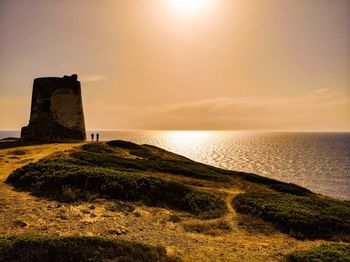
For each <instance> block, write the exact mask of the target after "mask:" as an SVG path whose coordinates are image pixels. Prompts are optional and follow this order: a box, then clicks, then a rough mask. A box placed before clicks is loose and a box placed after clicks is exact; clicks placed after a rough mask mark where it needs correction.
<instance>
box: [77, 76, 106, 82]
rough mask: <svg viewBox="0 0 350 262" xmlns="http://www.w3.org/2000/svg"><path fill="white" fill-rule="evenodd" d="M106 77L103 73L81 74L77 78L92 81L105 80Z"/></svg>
mask: <svg viewBox="0 0 350 262" xmlns="http://www.w3.org/2000/svg"><path fill="white" fill-rule="evenodd" d="M106 79H107V77H106V76H105V75H83V76H79V80H80V82H82V83H94V82H100V81H103V80H106Z"/></svg>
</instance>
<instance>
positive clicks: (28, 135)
mask: <svg viewBox="0 0 350 262" xmlns="http://www.w3.org/2000/svg"><path fill="white" fill-rule="evenodd" d="M21 138H22V139H23V140H27V141H46V142H49V141H57V142H59V141H72V140H85V139H86V132H85V121H84V112H83V103H82V97H81V88H80V82H79V81H78V76H77V75H72V76H64V77H62V78H60V77H44V78H36V79H34V85H33V95H32V108H31V113H30V120H29V125H28V126H25V127H23V128H22V131H21Z"/></svg>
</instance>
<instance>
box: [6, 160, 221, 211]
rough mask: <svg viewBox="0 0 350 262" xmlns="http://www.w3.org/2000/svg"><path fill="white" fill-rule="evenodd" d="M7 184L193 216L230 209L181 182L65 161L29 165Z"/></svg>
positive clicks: (213, 197)
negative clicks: (98, 196) (158, 207)
mask: <svg viewBox="0 0 350 262" xmlns="http://www.w3.org/2000/svg"><path fill="white" fill-rule="evenodd" d="M7 182H8V183H10V184H12V185H14V186H16V187H18V188H21V189H27V190H30V191H34V192H38V193H45V192H47V193H52V192H55V193H58V194H61V195H62V193H63V194H64V195H65V196H66V198H67V197H68V200H74V198H75V197H76V196H77V195H78V196H79V195H84V192H91V193H94V194H102V195H106V196H109V197H112V198H115V199H119V200H128V201H139V200H142V201H143V202H145V203H146V204H149V205H166V206H168V207H170V208H174V209H179V210H183V211H188V212H190V213H193V214H200V213H203V212H207V211H217V212H219V213H222V212H224V211H225V210H226V205H225V202H224V201H223V200H222V199H221V198H219V197H216V196H214V195H211V194H209V193H206V192H201V191H198V190H195V189H193V188H191V187H189V186H186V185H184V184H181V183H179V182H175V181H171V180H165V179H161V178H156V177H151V176H145V175H142V174H141V173H135V172H123V171H117V170H113V169H108V168H102V167H91V166H82V165H75V164H72V163H70V162H65V161H64V160H54V159H51V160H41V161H39V162H37V163H34V164H28V165H25V166H23V167H22V168H20V169H17V170H15V171H14V172H13V173H12V174H11V175H10V176H9V177H8V178H7ZM67 188H68V189H69V190H67ZM73 189H74V190H73ZM62 190H64V191H62ZM77 192H78V194H77Z"/></svg>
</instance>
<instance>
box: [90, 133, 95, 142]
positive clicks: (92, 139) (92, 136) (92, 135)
mask: <svg viewBox="0 0 350 262" xmlns="http://www.w3.org/2000/svg"><path fill="white" fill-rule="evenodd" d="M94 136H95V135H94V133H92V134H91V141H94Z"/></svg>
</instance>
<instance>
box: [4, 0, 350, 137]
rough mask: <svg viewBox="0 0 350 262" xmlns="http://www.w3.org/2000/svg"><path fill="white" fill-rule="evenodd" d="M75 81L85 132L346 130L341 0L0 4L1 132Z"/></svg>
mask: <svg viewBox="0 0 350 262" xmlns="http://www.w3.org/2000/svg"><path fill="white" fill-rule="evenodd" d="M73 73H76V74H78V77H79V80H80V81H81V85H82V93H83V106H84V111H85V121H86V127H87V128H88V129H100V130H101V129H149V130H302V131H304V130H317V131H321V130H334V131H349V130H350V1H348V0H308V1H305V0H264V1H261V0H118V1H115V0H100V1H95V0H74V1H72V0H0V129H2V130H18V129H20V128H21V127H22V126H25V125H27V124H28V121H29V114H30V103H31V92H32V85H33V79H34V78H37V77H45V76H63V75H71V74H73Z"/></svg>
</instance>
